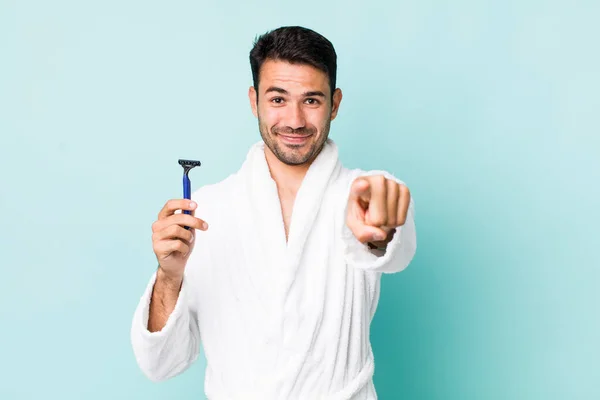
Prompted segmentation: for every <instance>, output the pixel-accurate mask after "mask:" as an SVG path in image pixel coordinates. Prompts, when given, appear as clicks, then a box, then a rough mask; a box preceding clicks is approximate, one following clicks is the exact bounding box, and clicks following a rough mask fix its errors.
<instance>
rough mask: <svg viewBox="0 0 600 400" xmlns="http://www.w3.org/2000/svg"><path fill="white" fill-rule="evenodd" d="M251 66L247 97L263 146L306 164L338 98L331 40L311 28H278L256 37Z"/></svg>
mask: <svg viewBox="0 0 600 400" xmlns="http://www.w3.org/2000/svg"><path fill="white" fill-rule="evenodd" d="M250 66H251V67H252V78H253V80H254V86H251V87H250V89H249V91H248V96H249V98H250V104H251V106H252V112H253V113H254V115H255V116H256V117H257V118H258V126H259V129H260V134H261V136H262V138H263V140H264V142H265V144H266V146H267V147H268V148H269V149H270V150H271V152H273V154H274V155H275V156H276V157H277V158H278V159H279V160H280V161H281V162H283V163H285V164H288V165H303V164H306V163H310V162H311V161H312V160H313V159H314V157H316V156H317V154H318V153H319V152H320V151H321V149H322V147H323V144H324V143H325V141H326V140H327V137H328V136H329V127H330V123H331V121H333V119H334V118H335V117H336V115H337V112H338V108H339V104H340V102H341V100H342V92H341V90H340V89H338V88H336V87H335V80H336V70H337V56H336V53H335V50H334V48H333V45H332V44H331V42H329V40H327V39H326V38H325V37H323V36H321V35H320V34H318V33H316V32H314V31H312V30H310V29H306V28H302V27H297V26H295V27H282V28H279V29H276V30H274V31H271V32H268V33H266V34H264V35H262V36H260V37H259V38H258V39H257V40H256V41H255V43H254V47H253V48H252V50H251V51H250Z"/></svg>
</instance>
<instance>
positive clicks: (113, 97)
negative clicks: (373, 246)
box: [0, 0, 600, 400]
mask: <svg viewBox="0 0 600 400" xmlns="http://www.w3.org/2000/svg"><path fill="white" fill-rule="evenodd" d="M599 4H600V3H598V2H596V1H588V2H583V1H582V2H567V1H563V2H560V1H527V2H522V1H509V2H506V1H496V2H492V1H483V2H481V1H466V0H463V1H458V2H456V1H455V2H451V3H450V2H441V1H400V2H391V1H390V2H372V1H371V2H368V3H365V4H361V5H359V4H358V3H349V2H346V1H343V2H342V1H337V2H333V1H318V2H300V3H298V2H295V3H287V4H282V3H281V2H241V1H240V2H233V1H228V2H227V1H223V2H219V3H217V2H200V1H173V2H148V1H113V0H111V1H102V2H100V1H95V2H91V1H87V2H81V1H66V0H60V1H54V2H43V1H37V2H34V1H24V0H18V1H17V0H14V1H6V0H4V1H2V2H1V3H0V113H1V114H0V116H1V117H0V132H1V146H0V149H1V150H0V152H1V154H0V171H1V174H2V175H1V178H2V179H1V183H2V185H1V186H0V191H1V192H0V193H1V197H0V210H2V214H1V217H0V218H1V226H2V230H1V233H0V235H1V236H0V239H1V240H0V245H1V253H0V254H1V255H2V259H1V261H0V264H1V266H0V268H1V274H0V304H1V307H0V324H1V325H0V326H1V329H0V398H2V399H3V400H9V399H10V400H12V399H90V400H91V399H145V400H151V399H167V398H168V399H202V398H204V396H203V394H202V392H203V378H204V375H203V369H204V358H201V359H200V360H199V361H198V362H197V363H196V364H195V365H194V366H193V367H192V368H191V369H190V370H189V371H187V372H186V373H185V374H183V375H181V376H179V377H177V378H176V379H173V380H171V381H169V382H165V383H160V384H154V383H152V382H150V381H149V380H147V379H146V378H145V377H144V376H143V375H142V374H141V372H140V371H139V369H138V367H137V365H136V364H135V361H134V358H133V354H132V350H131V347H130V343H129V328H130V323H131V317H132V313H133V310H134V308H135V306H136V304H137V301H138V299H139V297H140V296H141V294H142V290H143V289H144V287H145V285H146V283H147V280H148V278H149V277H150V274H151V273H152V272H153V270H154V268H155V258H154V254H153V253H152V248H151V238H150V236H151V231H150V225H151V223H152V222H153V221H154V219H155V218H156V214H157V213H158V211H159V209H160V208H161V207H162V205H163V203H164V202H165V201H166V200H167V199H169V198H173V197H180V196H181V190H182V189H181V174H182V168H181V167H180V166H179V165H178V164H177V159H178V158H197V159H200V160H201V161H202V163H203V165H202V167H200V168H198V169H195V170H194V171H193V173H192V182H193V186H194V188H197V187H198V186H199V185H202V184H206V183H212V182H215V181H217V180H220V179H222V178H224V177H226V176H227V175H229V174H230V173H232V172H234V171H235V170H237V168H238V167H239V166H240V165H241V162H242V161H243V159H244V157H245V155H246V151H247V149H248V147H249V146H250V144H252V143H254V142H255V141H257V140H259V139H260V136H259V134H258V128H257V123H256V120H255V119H254V117H253V116H252V114H251V111H250V106H249V104H248V100H247V95H246V94H247V89H248V86H249V85H250V84H251V74H250V67H249V63H248V51H249V50H250V47H251V45H252V41H253V39H254V37H255V36H256V35H258V34H260V33H263V32H265V31H266V30H269V29H272V28H276V27H279V26H281V25H296V24H298V25H304V26H307V27H310V28H313V29H315V30H317V31H319V32H321V33H323V34H324V35H325V36H327V37H328V38H329V39H330V40H332V42H333V43H334V45H335V46H336V50H337V52H338V55H339V78H338V82H339V86H340V87H341V88H342V89H343V92H344V99H343V101H342V104H341V111H340V115H339V117H338V119H337V120H336V121H334V123H333V125H332V133H331V137H332V138H333V139H334V140H336V141H337V142H338V144H339V146H340V149H341V157H342V160H343V162H344V163H345V164H346V165H347V166H350V167H361V168H365V169H371V168H382V169H387V170H389V171H391V172H393V173H395V174H397V175H398V177H400V178H401V179H403V180H405V181H406V182H407V183H408V184H409V186H410V188H411V190H412V193H413V196H414V198H415V201H416V207H417V208H416V210H417V231H418V243H419V245H418V250H417V256H416V258H415V260H414V262H413V263H412V264H411V265H410V267H409V268H408V269H407V270H406V271H404V272H402V273H400V274H398V275H395V276H384V279H383V292H382V298H381V302H380V306H379V309H378V312H377V315H376V317H375V320H374V323H373V331H372V340H373V346H374V351H375V360H376V367H375V371H376V372H375V383H376V387H377V389H378V393H379V397H380V398H382V399H425V400H427V399H440V400H442V399H443V400H447V399H457V400H458V399H460V400H470V399H489V400H506V399H523V400H525V399H527V400H542V399H544V400H549V399H556V400H559V399H561V400H563V399H586V400H587V399H590V400H591V399H598V398H600V312H599V309H600V294H599V286H600V285H599V284H600V273H599V272H598V271H599V266H600V265H599V264H600V262H599V261H600V258H599V256H598V249H597V246H598V245H599V244H600V240H599V239H598V233H597V226H598V225H599V224H600V218H599V217H600V215H599V211H598V205H599V203H600V202H599V200H600V199H599V197H600V196H599V189H598V185H599V181H600V160H599V159H600V139H599V135H600V127H599V123H598V114H597V112H598V109H599V108H600V102H599V100H598V93H599V92H600V79H599V78H598V71H599V70H600V56H599V54H600V53H599V52H598V45H597V39H598V38H599V37H600V28H598V18H599V16H600V15H599V11H600V6H599ZM209 223H210V221H209ZM202 357H203V356H202Z"/></svg>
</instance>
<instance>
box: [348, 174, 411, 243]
mask: <svg viewBox="0 0 600 400" xmlns="http://www.w3.org/2000/svg"><path fill="white" fill-rule="evenodd" d="M409 205H410V191H409V190H408V187H406V186H405V185H402V184H399V183H398V182H396V181H394V180H392V179H387V178H386V177H385V176H383V175H376V176H363V177H360V178H357V179H355V180H354V182H353V183H352V187H351V189H350V196H349V197H348V208H347V214H346V225H347V226H348V228H350V230H351V231H352V233H353V234H354V236H355V237H356V238H357V239H358V240H359V241H360V242H361V243H370V244H372V245H374V246H376V247H380V248H383V247H385V246H386V245H387V243H389V242H390V241H391V240H392V237H393V236H394V233H395V232H396V229H395V228H396V227H398V226H402V225H404V223H405V222H406V214H407V213H408V206H409Z"/></svg>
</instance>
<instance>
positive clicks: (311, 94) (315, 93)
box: [265, 86, 325, 98]
mask: <svg viewBox="0 0 600 400" xmlns="http://www.w3.org/2000/svg"><path fill="white" fill-rule="evenodd" d="M270 92H277V93H281V94H289V92H288V91H287V90H285V89H282V88H280V87H277V86H271V87H269V88H268V89H267V90H266V91H265V94H266V93H270ZM302 96H304V97H314V96H319V97H323V98H324V97H325V93H323V92H321V91H320V90H313V91H310V92H305V93H303V94H302Z"/></svg>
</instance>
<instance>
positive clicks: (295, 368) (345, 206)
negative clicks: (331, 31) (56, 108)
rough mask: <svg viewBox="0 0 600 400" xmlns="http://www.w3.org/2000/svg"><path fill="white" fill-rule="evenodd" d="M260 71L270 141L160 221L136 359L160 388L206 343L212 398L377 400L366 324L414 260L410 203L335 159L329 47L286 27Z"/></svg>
mask: <svg viewBox="0 0 600 400" xmlns="http://www.w3.org/2000/svg"><path fill="white" fill-rule="evenodd" d="M250 63H251V67H252V73H253V80H254V85H253V86H252V87H250V89H249V93H248V96H249V99H250V105H251V107H252V112H253V113H254V115H255V116H256V117H257V118H258V125H259V130H260V134H261V137H262V140H261V141H260V142H258V143H257V144H255V145H254V146H252V148H251V149H250V151H249V152H248V156H247V158H246V160H245V162H244V164H243V165H242V167H241V168H240V170H239V171H238V172H237V173H235V174H233V175H231V176H229V177H228V178H226V179H225V180H223V181H221V182H219V183H216V184H212V185H207V186H204V187H202V188H200V189H198V190H196V191H195V192H194V194H193V196H192V201H189V200H184V199H174V200H169V201H168V202H167V203H166V204H165V205H164V207H163V208H162V210H161V211H160V213H159V215H158V219H157V220H156V222H154V224H153V226H152V231H153V235H152V239H153V249H154V252H155V254H156V257H157V259H158V263H159V267H158V269H157V270H156V272H155V273H154V274H153V276H152V277H151V279H150V282H149V283H148V286H147V288H146V290H145V292H144V294H143V296H142V298H141V300H140V303H139V305H138V307H137V310H136V312H135V315H134V318H133V325H132V329H131V340H132V345H133V349H134V353H135V356H136V359H137V362H138V364H139V366H140V368H141V369H142V370H143V372H144V373H145V374H146V375H147V376H148V377H149V378H150V379H152V380H154V381H159V380H165V379H168V378H171V377H173V376H175V375H177V374H180V373H181V372H183V371H184V370H186V369H187V368H188V367H189V366H190V365H191V364H192V363H193V362H194V361H195V360H196V358H197V357H198V354H199V351H200V346H201V345H202V348H203V349H204V352H205V355H206V360H207V369H206V377H205V392H206V394H207V396H208V398H209V399H214V400H220V399H263V400H265V399H344V400H345V399H376V398H377V395H376V392H375V388H374V386H373V380H372V377H373V371H374V361H373V354H372V351H371V345H370V341H369V325H370V323H371V319H372V317H373V315H374V313H375V309H376V306H377V301H378V299H379V288H380V277H381V274H382V273H384V272H386V273H391V272H398V271H401V270H402V269H404V268H406V266H407V265H408V264H409V262H410V261H411V260H412V258H413V256H414V253H415V250H416V234H415V225H414V208H413V207H414V206H413V201H412V200H411V197H410V193H409V191H408V189H407V187H406V186H405V185H404V184H403V183H402V182H401V181H399V180H398V179H396V178H395V177H393V176H391V175H390V174H389V173H387V172H384V171H371V172H365V171H360V170H349V169H346V168H344V167H343V166H342V165H341V164H340V162H339V160H338V154H337V147H336V145H335V143H333V141H332V140H331V139H329V138H328V134H329V127H330V123H331V121H333V119H334V118H335V117H336V115H337V113H338V110H339V106H340V102H341V100H342V92H341V90H340V89H339V88H336V86H335V84H336V82H335V81H336V54H335V51H334V48H333V46H332V45H331V43H330V42H329V41H328V40H327V39H325V38H324V37H323V36H321V35H319V34H318V33H316V32H314V31H312V30H309V29H305V28H302V27H283V28H280V29H277V30H274V31H272V32H269V33H267V34H265V35H263V36H262V37H260V38H258V40H257V41H256V42H255V45H254V48H253V49H252V50H251V52H250ZM181 210H190V211H191V212H192V213H191V214H184V213H182V212H181ZM185 226H188V227H191V228H193V229H189V230H187V229H184V227H185Z"/></svg>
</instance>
